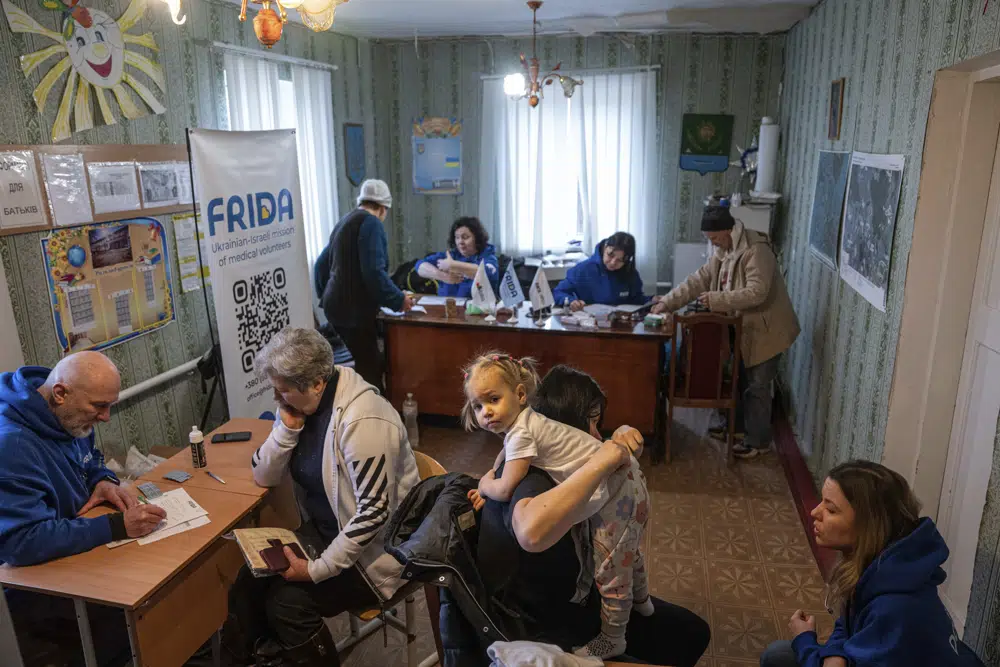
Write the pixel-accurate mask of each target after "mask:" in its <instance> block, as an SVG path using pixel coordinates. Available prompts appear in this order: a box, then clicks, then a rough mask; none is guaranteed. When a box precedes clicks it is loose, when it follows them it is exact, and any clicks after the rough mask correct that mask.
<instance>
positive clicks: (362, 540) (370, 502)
mask: <svg viewBox="0 0 1000 667" xmlns="http://www.w3.org/2000/svg"><path fill="white" fill-rule="evenodd" d="M385 466H386V460H385V454H382V455H381V456H377V457H376V456H372V457H370V458H368V459H365V460H364V461H354V462H353V465H352V467H353V468H354V473H355V474H354V489H355V496H356V497H357V502H358V509H357V511H356V512H355V514H354V518H352V519H351V521H350V523H348V524H347V525H346V526H344V534H345V536H347V537H349V538H351V539H352V540H356V541H357V542H358V543H359V544H361V545H362V546H364V545H366V544H368V543H369V542H371V541H372V540H373V539H375V537H376V536H377V535H378V531H379V529H380V528H382V526H383V525H385V522H386V521H387V520H388V519H389V495H388V493H387V492H386V489H387V487H388V484H389V478H388V474H387V471H386V469H385Z"/></svg>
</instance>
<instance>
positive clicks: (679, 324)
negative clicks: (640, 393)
mask: <svg viewBox="0 0 1000 667" xmlns="http://www.w3.org/2000/svg"><path fill="white" fill-rule="evenodd" d="M674 322H675V327H676V330H675V332H674V333H675V336H674V341H675V344H674V345H673V346H672V349H671V358H670V398H671V400H672V401H674V400H676V399H680V400H686V401H718V402H719V405H720V407H722V404H723V403H724V402H728V401H732V400H735V397H736V394H737V382H738V375H739V367H740V345H739V341H740V339H741V337H742V334H743V317H742V316H741V315H721V314H719V313H685V314H683V315H677V316H675V318H674ZM730 331H732V335H733V338H732V341H733V342H732V343H731V342H730ZM676 341H681V345H680V349H678V345H677V344H676ZM727 365H729V367H730V369H731V371H730V373H729V376H728V377H727V375H726V372H725V371H726V366H727Z"/></svg>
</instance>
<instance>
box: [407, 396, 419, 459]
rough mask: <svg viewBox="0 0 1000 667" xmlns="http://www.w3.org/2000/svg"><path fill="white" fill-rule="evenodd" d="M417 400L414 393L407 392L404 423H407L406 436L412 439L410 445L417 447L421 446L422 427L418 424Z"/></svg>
mask: <svg viewBox="0 0 1000 667" xmlns="http://www.w3.org/2000/svg"><path fill="white" fill-rule="evenodd" d="M418 414H419V413H418V412H417V402H416V401H415V400H413V394H407V395H406V400H405V401H403V423H404V424H406V437H407V439H408V440H409V441H410V447H412V448H413V449H417V448H418V447H420V427H419V426H418V425H417V415H418Z"/></svg>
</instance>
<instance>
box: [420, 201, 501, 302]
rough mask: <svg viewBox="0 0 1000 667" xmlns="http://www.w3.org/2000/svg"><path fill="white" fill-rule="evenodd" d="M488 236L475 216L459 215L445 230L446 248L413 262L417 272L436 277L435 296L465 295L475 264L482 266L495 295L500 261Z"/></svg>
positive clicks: (470, 286)
mask: <svg viewBox="0 0 1000 667" xmlns="http://www.w3.org/2000/svg"><path fill="white" fill-rule="evenodd" d="M489 241H490V235H489V234H488V233H487V232H486V228H485V227H483V223H481V222H479V218H471V217H467V218H459V219H458V220H456V221H455V222H453V223H452V225H451V230H450V231H449V232H448V249H447V250H446V251H445V252H436V253H434V254H433V255H428V256H427V257H425V258H424V259H422V260H420V261H419V262H417V266H416V269H417V275H419V276H421V277H423V278H428V279H430V280H436V281H437V283H438V296H454V297H466V298H467V297H469V296H471V295H472V281H473V279H474V278H475V277H476V271H478V270H479V263H480V262H483V263H485V265H486V267H485V268H486V277H487V278H488V279H489V281H490V285H491V286H492V287H493V293H494V294H496V293H497V290H498V288H499V280H500V264H499V262H498V261H497V251H496V248H494V247H493V246H492V245H490V243H489Z"/></svg>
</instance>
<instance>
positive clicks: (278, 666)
mask: <svg viewBox="0 0 1000 667" xmlns="http://www.w3.org/2000/svg"><path fill="white" fill-rule="evenodd" d="M254 659H255V661H256V663H255V664H256V667H340V657H339V656H338V655H337V642H335V641H334V640H333V635H331V634H330V629H329V628H327V627H326V625H323V626H321V627H320V629H319V630H318V631H317V632H316V634H314V635H313V636H312V637H310V638H309V639H308V640H306V641H305V642H303V643H301V644H299V645H298V646H293V647H291V648H285V647H284V646H281V645H280V644H278V642H276V641H274V640H273V639H261V640H258V642H257V646H256V648H255V649H254Z"/></svg>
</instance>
